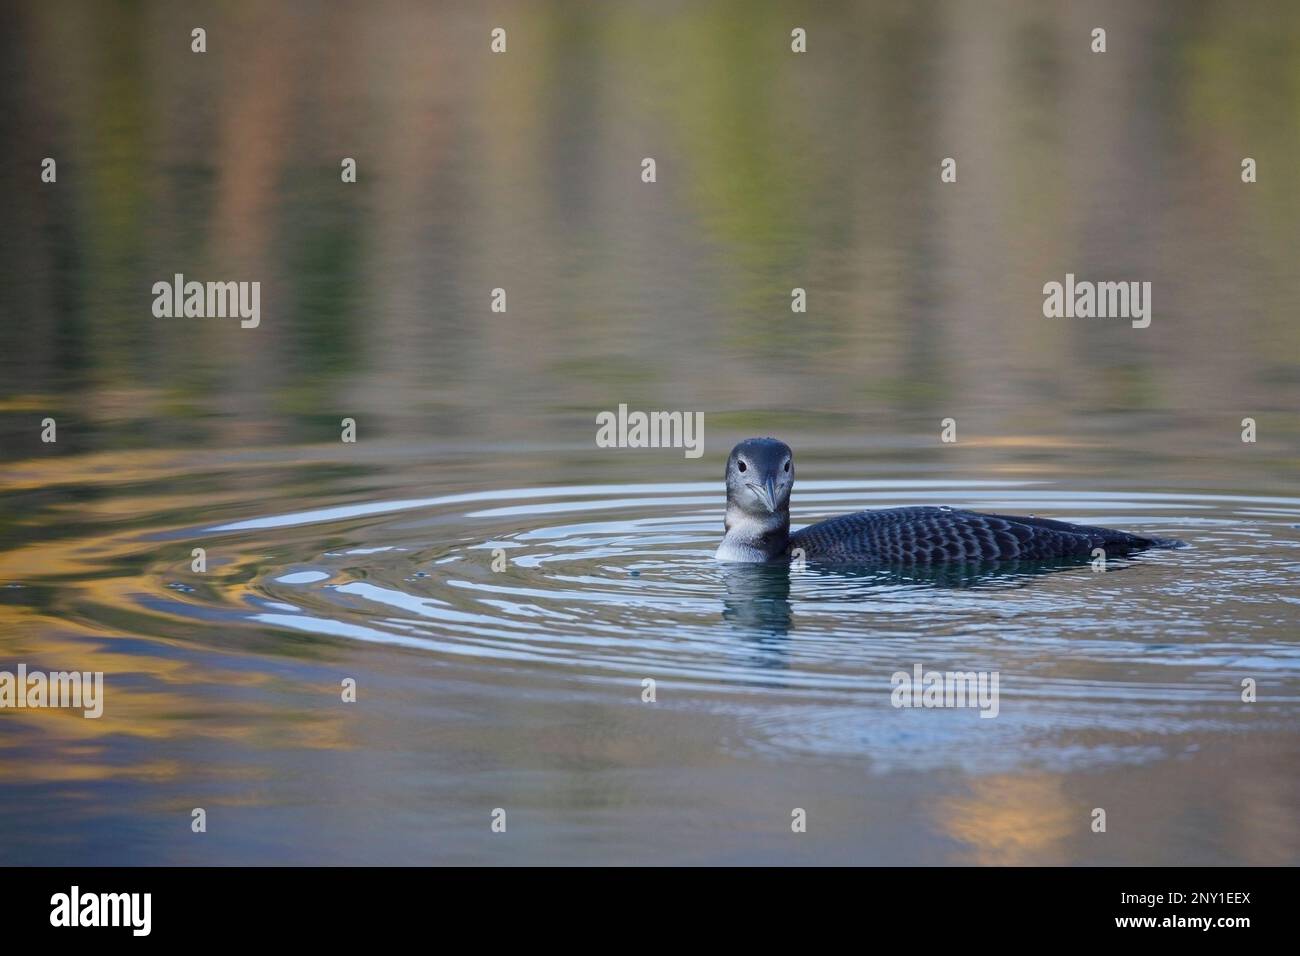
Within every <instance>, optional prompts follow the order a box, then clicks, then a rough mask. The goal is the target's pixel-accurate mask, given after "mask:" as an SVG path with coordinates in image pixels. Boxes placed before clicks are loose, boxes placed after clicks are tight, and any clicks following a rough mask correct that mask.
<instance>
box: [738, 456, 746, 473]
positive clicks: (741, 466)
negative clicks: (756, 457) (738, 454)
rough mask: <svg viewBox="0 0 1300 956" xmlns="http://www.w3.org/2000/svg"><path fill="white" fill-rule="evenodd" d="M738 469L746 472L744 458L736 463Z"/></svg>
mask: <svg viewBox="0 0 1300 956" xmlns="http://www.w3.org/2000/svg"><path fill="white" fill-rule="evenodd" d="M736 467H737V468H739V469H740V470H741V471H744V470H745V460H744V459H743V458H742V459H740V460H739V461H737V462H736Z"/></svg>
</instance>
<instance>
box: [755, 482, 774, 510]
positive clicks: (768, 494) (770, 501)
mask: <svg viewBox="0 0 1300 956" xmlns="http://www.w3.org/2000/svg"><path fill="white" fill-rule="evenodd" d="M749 487H750V488H753V489H754V494H756V495H758V500H759V501H761V502H763V507H764V508H766V509H767V510H768V511H776V480H775V479H773V478H768V479H767V481H765V482H764V483H763V484H762V485H761V486H760V485H758V484H757V483H756V482H753V481H751V482H749Z"/></svg>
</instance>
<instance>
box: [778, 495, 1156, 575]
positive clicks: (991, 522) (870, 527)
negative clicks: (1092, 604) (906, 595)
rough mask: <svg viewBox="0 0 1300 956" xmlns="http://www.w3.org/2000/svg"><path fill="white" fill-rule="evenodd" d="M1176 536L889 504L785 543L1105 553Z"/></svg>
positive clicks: (952, 552)
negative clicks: (1151, 536) (1161, 536)
mask: <svg viewBox="0 0 1300 956" xmlns="http://www.w3.org/2000/svg"><path fill="white" fill-rule="evenodd" d="M1176 543H1177V542H1172V541H1166V540H1164V539H1160V538H1143V537H1139V536H1138V535H1133V534H1128V533H1126V532H1123V531H1113V530H1111V529H1109V528H1094V527H1090V526H1088V525H1076V524H1069V523H1068V522H1065V521H1053V520H1051V519H1048V518H1032V517H1017V516H1012V515H997V514H981V513H979V512H975V511H960V510H956V509H951V508H933V507H914V508H890V509H887V510H883V511H861V512H857V513H855V514H848V515H841V516H840V517H838V518H830V519H828V520H826V521H822V522H819V523H817V524H814V525H811V526H809V527H807V528H804V529H803V530H801V531H796V532H795V533H794V534H792V535H791V536H790V548H791V550H792V551H793V550H794V549H795V548H799V549H802V551H803V553H804V555H805V556H806V557H807V558H808V560H810V561H817V560H822V561H838V562H880V563H888V564H938V563H943V562H952V561H1010V560H1028V561H1040V560H1050V559H1053V558H1066V557H1081V558H1082V557H1089V556H1091V554H1092V552H1093V550H1094V549H1095V548H1102V549H1103V550H1104V551H1105V553H1106V555H1107V556H1108V557H1114V556H1116V555H1122V554H1127V553H1128V552H1130V551H1138V550H1141V549H1143V548H1152V547H1169V546H1172V545H1174V544H1176Z"/></svg>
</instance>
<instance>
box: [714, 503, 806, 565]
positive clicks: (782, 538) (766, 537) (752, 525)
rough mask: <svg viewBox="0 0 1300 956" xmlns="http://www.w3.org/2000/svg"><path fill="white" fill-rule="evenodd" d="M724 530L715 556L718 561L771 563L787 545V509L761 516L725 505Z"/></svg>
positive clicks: (788, 524)
mask: <svg viewBox="0 0 1300 956" xmlns="http://www.w3.org/2000/svg"><path fill="white" fill-rule="evenodd" d="M723 526H724V527H725V528H726V529H727V533H726V534H725V535H723V536H722V544H720V545H718V551H717V554H715V555H714V557H716V558H717V559H718V560H719V561H771V560H772V559H773V558H778V557H780V556H781V555H783V554H785V552H786V548H788V547H789V545H790V511H789V509H788V508H782V509H781V510H780V511H776V512H773V513H772V514H766V515H761V516H760V515H755V514H753V513H752V512H748V511H744V510H742V509H740V508H737V507H734V506H732V505H728V506H727V517H726V520H725V522H724V524H723Z"/></svg>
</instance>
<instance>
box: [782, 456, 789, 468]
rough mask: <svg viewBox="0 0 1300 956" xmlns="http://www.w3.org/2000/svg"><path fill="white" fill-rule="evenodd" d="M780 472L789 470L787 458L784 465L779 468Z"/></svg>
mask: <svg viewBox="0 0 1300 956" xmlns="http://www.w3.org/2000/svg"><path fill="white" fill-rule="evenodd" d="M781 470H782V471H789V470H790V459H789V458H787V459H786V460H785V465H784V466H783V467H782V468H781Z"/></svg>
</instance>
